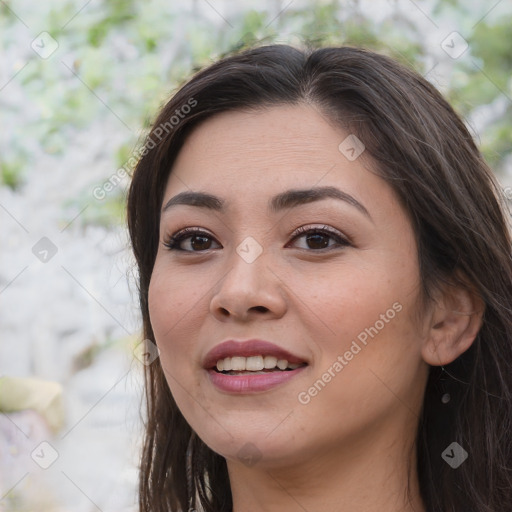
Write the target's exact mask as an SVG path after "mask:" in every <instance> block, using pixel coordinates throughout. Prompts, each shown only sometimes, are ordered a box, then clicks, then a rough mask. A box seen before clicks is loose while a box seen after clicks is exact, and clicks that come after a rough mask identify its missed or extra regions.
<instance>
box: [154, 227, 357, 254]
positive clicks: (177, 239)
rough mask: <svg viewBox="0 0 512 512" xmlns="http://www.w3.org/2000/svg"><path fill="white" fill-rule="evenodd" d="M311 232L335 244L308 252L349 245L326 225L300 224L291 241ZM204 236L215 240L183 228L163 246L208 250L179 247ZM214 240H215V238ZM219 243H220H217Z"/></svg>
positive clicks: (195, 230) (177, 248)
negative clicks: (333, 241)
mask: <svg viewBox="0 0 512 512" xmlns="http://www.w3.org/2000/svg"><path fill="white" fill-rule="evenodd" d="M313 233H321V234H324V235H328V236H329V237H330V238H332V239H334V240H335V241H336V244H334V245H331V246H327V247H324V248H322V249H305V250H308V251H310V252H325V251H329V250H331V249H333V248H336V247H347V246H350V245H351V243H350V241H349V240H348V239H347V238H345V237H343V236H341V235H340V234H339V233H338V232H337V231H334V230H333V229H330V228H329V227H328V226H323V227H322V228H318V227H310V226H301V227H300V228H297V229H296V230H295V231H294V232H293V234H292V235H291V236H292V240H291V241H292V242H293V241H295V240H296V239H297V238H300V237H301V236H304V235H308V234H313ZM201 235H202V236H205V237H207V238H210V239H212V240H215V238H214V237H213V236H211V235H210V234H209V233H207V232H206V231H203V230H201V229H199V228H185V229H182V230H181V231H178V232H177V233H176V234H174V235H172V236H170V237H169V238H168V239H167V240H166V241H164V243H163V244H164V246H165V247H167V249H168V250H170V251H181V252H184V253H187V252H188V253H203V252H206V251H209V250H211V249H205V250H203V251H190V250H187V249H181V248H180V247H179V246H180V244H181V242H183V241H184V240H186V239H189V238H191V237H192V236H201ZM215 241H216V240H215ZM217 243H218V242H217ZM219 245H220V244H219Z"/></svg>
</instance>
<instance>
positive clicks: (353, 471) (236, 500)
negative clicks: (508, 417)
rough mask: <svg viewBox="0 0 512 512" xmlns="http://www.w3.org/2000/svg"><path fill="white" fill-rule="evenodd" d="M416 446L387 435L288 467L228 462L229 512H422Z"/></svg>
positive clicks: (319, 453) (351, 444)
mask: <svg viewBox="0 0 512 512" xmlns="http://www.w3.org/2000/svg"><path fill="white" fill-rule="evenodd" d="M413 442H414V440H413V439H412V440H410V442H408V443H404V437H403V436H400V435H397V434H395V435H394V436H393V438H392V439H391V442H390V437H389V432H387V433H382V435H381V436H380V437H379V439H377V440H376V439H375V438H373V439H372V441H371V442H369V440H368V439H362V438H361V439H359V440H356V441H355V442H354V440H351V441H350V443H348V442H347V443H346V445H345V446H343V447H342V446H340V447H339V449H337V450H333V449H332V446H330V447H329V449H326V450H324V451H323V452H322V451H321V450H319V449H318V447H317V448H316V449H315V450H314V455H313V456H312V455H311V454H308V456H307V457H301V458H300V459H301V460H298V458H296V459H295V460H294V461H293V463H290V464H289V465H288V466H284V465H278V464H277V463H269V462H268V463H266V464H265V465H263V464H260V463H257V464H256V465H255V466H253V467H246V466H244V465H243V464H241V463H240V462H238V461H237V462H233V461H228V471H229V476H230V485H231V490H232V495H233V512H274V511H275V512H278V511H279V512H281V511H283V510H286V512H304V511H305V510H307V511H309V512H317V511H322V512H425V508H424V505H423V503H422V500H421V497H420V493H419V484H418V477H417V471H416V456H415V450H414V446H413Z"/></svg>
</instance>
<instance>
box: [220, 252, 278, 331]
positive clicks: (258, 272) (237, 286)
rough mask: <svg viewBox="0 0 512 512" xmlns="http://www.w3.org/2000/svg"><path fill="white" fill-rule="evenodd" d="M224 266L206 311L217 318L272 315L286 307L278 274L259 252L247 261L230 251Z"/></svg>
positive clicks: (241, 320) (264, 316) (245, 317)
mask: <svg viewBox="0 0 512 512" xmlns="http://www.w3.org/2000/svg"><path fill="white" fill-rule="evenodd" d="M227 265H228V269H227V273H225V275H224V277H223V278H222V279H221V280H220V281H219V282H218V283H217V285H216V287H215V288H214V293H213V296H212V299H211V301H210V312H211V313H212V314H213V315H214V316H215V317H216V318H217V319H218V320H220V321H223V322H225V321H227V320H234V321H240V322H247V321H250V320H256V319H258V318H262V319H276V318H280V317H282V316H283V315H284V314H285V312H286V309H287V302H286V297H285V294H284V289H283V288H284V287H283V281H282V278H280V277H279V276H278V273H277V272H276V269H275V268H274V269H273V268H272V264H271V261H270V258H267V257H266V255H265V253H262V254H261V255H260V256H259V257H258V258H257V259H256V260H255V261H252V262H250V263H249V262H247V261H245V260H244V259H243V258H242V257H241V256H240V255H239V254H238V253H236V252H233V254H232V256H231V257H230V258H229V261H228V262H227Z"/></svg>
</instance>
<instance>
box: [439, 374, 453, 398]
mask: <svg viewBox="0 0 512 512" xmlns="http://www.w3.org/2000/svg"><path fill="white" fill-rule="evenodd" d="M441 371H442V372H444V373H446V370H445V369H444V366H441ZM450 400H451V396H450V393H443V394H442V395H441V402H442V403H443V404H447V403H448V402H449V401H450Z"/></svg>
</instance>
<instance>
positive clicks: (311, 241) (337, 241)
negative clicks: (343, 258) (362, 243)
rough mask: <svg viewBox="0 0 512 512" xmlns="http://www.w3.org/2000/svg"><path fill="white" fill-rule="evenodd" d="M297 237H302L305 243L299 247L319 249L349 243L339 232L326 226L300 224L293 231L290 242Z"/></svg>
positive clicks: (342, 245) (347, 244)
mask: <svg viewBox="0 0 512 512" xmlns="http://www.w3.org/2000/svg"><path fill="white" fill-rule="evenodd" d="M299 238H303V239H304V241H305V245H306V246H305V247H304V246H303V247H299V249H314V250H315V251H321V250H322V249H331V248H335V247H346V246H349V245H350V242H349V241H348V240H347V239H346V238H345V237H344V236H343V235H342V234H341V233H339V232H338V231H335V230H333V229H331V228H329V227H328V226H323V227H322V228H318V227H308V226H302V227H300V228H298V229H297V230H296V231H295V232H294V233H293V238H292V242H293V241H295V240H297V239H299ZM330 241H334V243H330Z"/></svg>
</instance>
